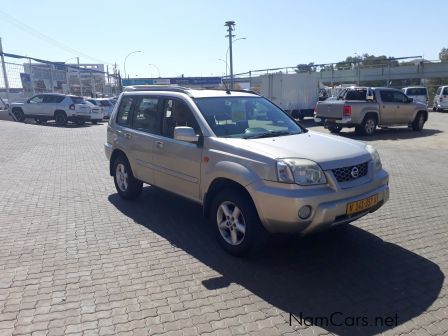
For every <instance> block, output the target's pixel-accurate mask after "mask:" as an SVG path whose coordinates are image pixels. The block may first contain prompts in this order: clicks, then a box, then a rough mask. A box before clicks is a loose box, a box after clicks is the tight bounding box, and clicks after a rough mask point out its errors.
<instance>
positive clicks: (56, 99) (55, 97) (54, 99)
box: [53, 96, 65, 104]
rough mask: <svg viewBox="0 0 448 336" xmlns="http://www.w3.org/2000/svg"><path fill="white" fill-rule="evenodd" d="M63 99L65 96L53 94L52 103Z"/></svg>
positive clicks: (60, 101)
mask: <svg viewBox="0 0 448 336" xmlns="http://www.w3.org/2000/svg"><path fill="white" fill-rule="evenodd" d="M64 99H65V96H54V97H53V103H57V104H59V103H62V101H63V100H64Z"/></svg>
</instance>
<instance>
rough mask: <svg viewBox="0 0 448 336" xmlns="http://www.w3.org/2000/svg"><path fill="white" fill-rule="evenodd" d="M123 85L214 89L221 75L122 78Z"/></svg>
mask: <svg viewBox="0 0 448 336" xmlns="http://www.w3.org/2000/svg"><path fill="white" fill-rule="evenodd" d="M121 82H122V84H123V86H130V85H169V84H174V85H180V86H185V87H189V88H192V89H195V88H196V89H199V88H202V89H214V88H218V87H220V85H221V83H222V77H168V78H128V79H122V81H121Z"/></svg>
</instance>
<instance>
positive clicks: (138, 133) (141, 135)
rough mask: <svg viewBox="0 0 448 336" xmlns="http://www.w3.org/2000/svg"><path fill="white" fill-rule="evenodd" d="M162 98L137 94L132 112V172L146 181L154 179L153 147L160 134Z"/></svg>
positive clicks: (149, 181) (150, 181)
mask: <svg viewBox="0 0 448 336" xmlns="http://www.w3.org/2000/svg"><path fill="white" fill-rule="evenodd" d="M163 103H164V101H163V99H161V98H159V97H156V96H138V98H136V101H135V107H134V109H133V113H132V130H133V131H132V134H131V135H130V136H131V141H130V144H129V146H130V147H129V149H130V150H131V152H132V157H133V160H134V161H135V166H134V167H133V172H134V174H135V176H136V177H137V178H139V179H140V180H142V181H145V182H146V183H149V184H152V183H153V181H154V163H153V147H154V141H155V140H156V137H160V135H161V134H162V118H161V114H162V106H163Z"/></svg>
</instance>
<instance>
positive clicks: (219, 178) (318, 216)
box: [105, 86, 389, 255]
mask: <svg viewBox="0 0 448 336" xmlns="http://www.w3.org/2000/svg"><path fill="white" fill-rule="evenodd" d="M105 152H106V156H107V158H108V159H109V161H110V175H111V176H113V177H114V181H115V186H116V189H117V191H118V193H119V195H120V196H121V197H122V198H124V199H135V198H137V197H138V196H139V195H140V193H141V191H142V184H143V182H145V183H148V184H151V185H154V186H157V187H160V188H162V189H165V190H168V191H170V192H173V193H175V194H178V195H180V196H183V197H185V198H188V199H190V200H193V201H195V202H197V203H199V204H201V205H202V206H203V209H204V215H205V216H206V218H208V219H209V220H210V222H211V224H212V225H213V226H214V228H215V230H216V234H217V237H218V240H219V242H220V243H221V244H222V246H223V247H224V248H225V249H226V250H227V251H228V252H230V253H231V254H234V255H243V254H245V253H247V252H249V251H250V250H251V249H252V248H253V247H254V246H257V242H258V241H259V240H260V239H261V237H263V236H265V233H266V232H272V233H274V232H290V233H293V232H296V233H301V234H308V233H311V232H314V231H318V230H320V229H324V228H329V227H332V226H334V225H339V224H345V223H349V222H352V221H354V220H356V219H358V218H361V217H363V216H365V215H367V214H368V213H371V212H374V211H376V210H377V209H378V208H380V207H381V206H382V205H383V204H384V203H385V202H386V201H387V200H388V198H389V187H388V182H389V175H388V173H387V172H386V171H385V170H383V168H382V165H381V160H380V157H379V155H378V153H377V151H376V150H375V149H374V148H372V147H371V146H369V145H365V144H363V143H361V142H357V141H354V140H349V139H343V138H341V137H334V136H331V135H326V134H321V133H316V132H312V131H309V130H307V129H305V128H303V127H302V126H300V125H299V124H297V123H296V122H295V121H294V119H292V118H291V117H290V116H288V115H287V114H286V113H285V112H284V111H282V110H281V109H280V108H279V107H277V106H276V105H274V104H273V103H272V102H270V101H269V100H267V99H266V98H264V97H262V96H259V95H257V94H255V93H252V92H247V91H244V92H243V91H224V90H222V91H221V90H192V89H186V88H181V87H170V86H167V87H157V86H156V87H154V86H135V87H128V88H127V90H126V91H125V92H123V93H122V94H121V96H120V98H119V101H118V103H117V105H116V107H115V109H114V111H113V113H112V116H111V118H110V121H109V125H108V128H107V142H106V143H105Z"/></svg>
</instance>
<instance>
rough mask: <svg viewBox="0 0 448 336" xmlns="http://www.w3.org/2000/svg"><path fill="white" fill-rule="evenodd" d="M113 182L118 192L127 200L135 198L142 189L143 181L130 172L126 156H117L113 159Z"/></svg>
mask: <svg viewBox="0 0 448 336" xmlns="http://www.w3.org/2000/svg"><path fill="white" fill-rule="evenodd" d="M113 172H114V183H115V188H116V189H117V192H118V194H119V195H120V196H121V197H122V198H124V199H127V200H134V199H137V198H138V197H139V196H140V194H141V192H142V189H143V183H142V182H141V181H139V180H137V179H136V178H135V177H134V174H132V170H131V166H130V164H129V162H128V160H127V159H126V158H124V157H123V156H119V157H117V158H116V159H115V162H114V167H113Z"/></svg>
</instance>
